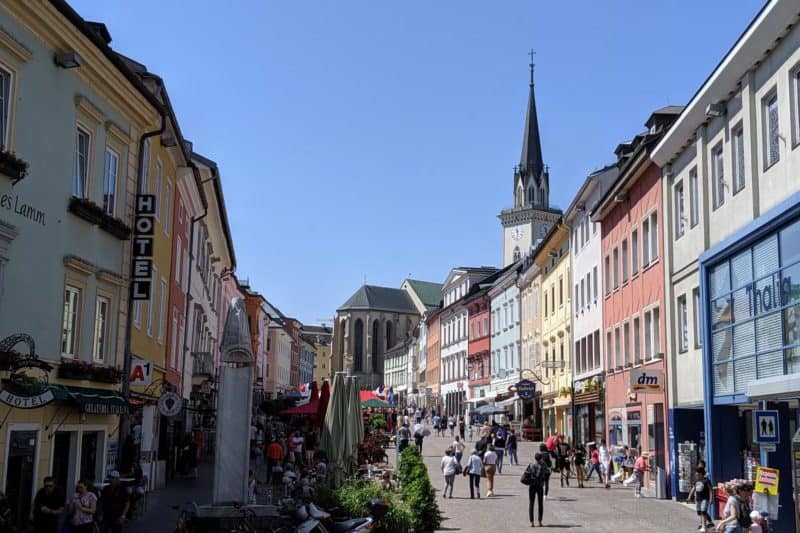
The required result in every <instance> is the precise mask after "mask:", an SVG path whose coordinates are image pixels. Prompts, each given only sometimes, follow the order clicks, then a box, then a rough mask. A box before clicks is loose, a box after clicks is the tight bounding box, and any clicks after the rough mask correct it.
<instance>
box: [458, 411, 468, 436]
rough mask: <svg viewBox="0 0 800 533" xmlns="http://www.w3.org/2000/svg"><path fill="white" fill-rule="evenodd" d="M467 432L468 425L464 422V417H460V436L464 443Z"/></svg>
mask: <svg viewBox="0 0 800 533" xmlns="http://www.w3.org/2000/svg"><path fill="white" fill-rule="evenodd" d="M466 431H467V424H466V423H465V422H464V415H461V416H459V417H458V436H459V437H461V442H464V435H465V433H466Z"/></svg>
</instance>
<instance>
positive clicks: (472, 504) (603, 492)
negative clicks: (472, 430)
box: [423, 435, 698, 533]
mask: <svg viewBox="0 0 800 533" xmlns="http://www.w3.org/2000/svg"><path fill="white" fill-rule="evenodd" d="M452 440H453V439H451V438H449V437H447V438H443V437H436V436H434V435H431V436H429V437H426V438H425V441H424V443H423V455H424V458H425V464H426V465H427V466H428V474H429V475H430V478H431V482H432V483H433V486H434V487H435V488H436V495H437V498H438V503H439V509H440V510H441V511H442V514H443V515H444V521H443V522H442V528H441V530H442V531H469V532H472V531H497V532H502V533H509V532H516V531H522V530H524V529H530V522H529V521H528V487H526V486H525V485H523V484H522V483H520V476H521V475H522V472H523V471H524V469H525V467H526V466H527V464H528V463H529V462H530V461H532V460H533V455H534V453H535V452H534V450H535V449H538V443H536V445H534V443H531V442H520V443H519V452H518V453H519V461H520V465H519V466H510V465H507V464H505V465H504V466H503V473H502V474H499V475H496V476H495V481H494V485H495V486H494V493H495V496H494V497H491V498H487V497H486V488H487V487H486V479H485V478H482V479H481V499H480V500H477V499H475V500H470V498H469V485H468V484H467V478H465V477H463V476H460V475H459V476H456V480H455V488H454V491H453V498H452V499H450V498H447V499H444V498H442V496H441V491H442V487H443V486H444V478H443V477H442V473H441V471H440V468H439V465H440V461H441V457H442V453H443V452H444V450H445V448H447V446H449V445H450V443H451V442H452ZM474 443H475V442H474V440H473V441H471V442H470V441H467V442H466V444H467V448H466V450H465V456H466V455H467V454H469V452H470V451H471V450H472V446H474ZM506 459H507V458H506ZM462 463H464V461H463V460H462ZM571 485H572V486H571V487H570V488H566V487H565V488H561V487H560V482H559V478H558V475H557V474H555V473H554V474H553V476H552V477H551V479H550V493H549V496H548V497H547V499H546V501H545V506H544V519H543V520H542V523H543V525H544V527H543V528H542V529H545V530H546V529H558V530H561V529H573V528H574V529H576V530H583V531H587V532H591V533H602V532H619V531H636V532H642V531H653V532H660V531H669V532H687V533H688V532H692V531H696V530H697V526H698V521H697V515H696V514H695V512H694V509H693V507H692V506H688V505H683V504H679V503H676V502H675V501H673V500H657V499H654V498H645V497H642V498H640V499H636V498H634V496H633V488H628V487H624V486H623V485H621V484H618V483H616V484H612V485H611V488H610V489H604V488H603V485H601V484H600V483H598V482H597V481H596V477H595V478H594V479H592V480H591V481H589V482H587V483H586V488H583V489H579V488H577V486H576V485H577V483H576V482H575V478H572V480H571ZM533 529H534V530H536V529H539V528H538V526H537V527H535V528H533Z"/></svg>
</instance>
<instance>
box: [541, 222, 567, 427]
mask: <svg viewBox="0 0 800 533" xmlns="http://www.w3.org/2000/svg"><path fill="white" fill-rule="evenodd" d="M533 260H534V263H536V265H537V266H538V267H539V269H540V272H541V300H540V306H539V309H540V310H541V312H542V319H541V321H542V322H541V324H542V326H541V370H542V374H541V378H542V381H543V382H544V384H543V385H542V411H543V418H544V419H543V424H544V433H545V436H547V435H550V434H552V433H559V434H564V435H566V436H567V437H571V435H572V412H571V405H572V365H571V355H570V354H571V352H570V345H571V343H572V342H571V339H570V316H571V315H570V312H571V311H570V292H571V291H570V290H569V288H570V277H569V276H570V269H569V264H570V263H569V228H567V227H566V226H565V225H564V224H563V221H562V220H560V221H559V222H558V223H557V224H556V225H554V226H553V228H552V229H551V231H550V232H549V233H548V235H547V236H546V237H545V239H544V240H543V242H542V243H541V244H540V245H539V247H538V248H537V249H536V252H535V253H534V259H533Z"/></svg>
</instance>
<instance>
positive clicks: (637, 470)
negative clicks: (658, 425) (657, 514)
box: [633, 452, 749, 513]
mask: <svg viewBox="0 0 800 533" xmlns="http://www.w3.org/2000/svg"><path fill="white" fill-rule="evenodd" d="M648 457H649V455H648V454H647V452H645V453H643V454H642V455H640V456H639V458H638V459H636V463H634V465H633V476H634V478H635V480H634V488H633V495H634V496H635V497H636V498H641V497H642V485H644V473H645V472H649V471H650V465H649V464H648V461H647V459H648ZM748 513H749V511H748Z"/></svg>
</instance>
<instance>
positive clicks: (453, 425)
mask: <svg viewBox="0 0 800 533" xmlns="http://www.w3.org/2000/svg"><path fill="white" fill-rule="evenodd" d="M447 429H449V430H450V438H451V439H452V438H453V437H455V435H456V419H455V417H452V416H451V417H450V418H448V419H447Z"/></svg>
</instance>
